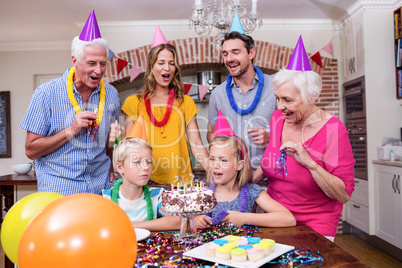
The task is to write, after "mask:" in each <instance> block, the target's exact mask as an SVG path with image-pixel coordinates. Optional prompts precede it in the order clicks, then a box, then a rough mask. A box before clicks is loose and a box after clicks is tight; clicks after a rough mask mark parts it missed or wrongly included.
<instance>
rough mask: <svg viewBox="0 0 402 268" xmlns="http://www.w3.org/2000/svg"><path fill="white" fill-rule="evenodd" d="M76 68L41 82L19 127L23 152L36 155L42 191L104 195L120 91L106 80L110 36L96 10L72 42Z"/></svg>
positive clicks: (37, 171)
mask: <svg viewBox="0 0 402 268" xmlns="http://www.w3.org/2000/svg"><path fill="white" fill-rule="evenodd" d="M71 55H72V64H73V67H72V68H70V69H69V70H67V71H66V72H65V73H64V75H63V76H62V77H60V78H57V79H54V80H52V81H50V82H48V83H45V84H43V85H41V86H40V87H38V88H37V89H36V90H35V92H34V94H33V96H32V99H31V102H30V105H29V107H28V111H27V112H26V114H25V117H24V119H23V122H22V124H21V128H22V129H25V130H27V137H26V143H25V152H26V155H27V156H28V157H29V158H30V159H35V171H36V177H37V180H38V191H40V192H44V191H46V192H56V193H60V194H63V195H69V194H74V193H95V194H101V191H102V189H105V188H109V187H111V186H112V183H111V181H113V179H114V175H111V174H113V172H112V171H113V170H112V169H111V161H110V157H109V156H108V154H107V147H110V144H107V141H108V139H107V137H108V133H109V128H110V124H111V122H114V121H115V119H117V117H118V112H119V110H120V102H119V96H118V93H117V90H116V89H115V88H114V87H113V86H111V85H109V84H106V83H104V82H103V80H102V77H103V75H104V73H105V70H106V64H107V61H108V46H107V41H106V40H105V39H102V38H101V36H100V32H99V28H98V24H97V21H96V17H95V13H94V11H93V10H92V12H91V14H90V16H89V18H88V20H87V22H86V24H85V26H84V29H83V30H82V32H81V34H80V36H76V37H75V38H74V39H73V42H72V46H71Z"/></svg>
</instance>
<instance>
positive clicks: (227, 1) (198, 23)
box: [189, 0, 262, 47]
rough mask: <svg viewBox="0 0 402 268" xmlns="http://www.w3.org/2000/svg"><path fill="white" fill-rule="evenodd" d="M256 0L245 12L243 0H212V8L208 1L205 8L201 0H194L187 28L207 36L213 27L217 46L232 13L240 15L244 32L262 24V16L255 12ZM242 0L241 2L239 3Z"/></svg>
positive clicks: (226, 29)
mask: <svg viewBox="0 0 402 268" xmlns="http://www.w3.org/2000/svg"><path fill="white" fill-rule="evenodd" d="M257 1H258V0H252V8H251V12H250V13H248V14H247V9H246V3H245V1H240V0H214V8H213V9H212V10H211V8H210V3H209V2H208V5H207V8H206V9H204V5H203V3H202V0H194V5H193V14H192V16H191V18H190V22H189V28H190V29H194V31H195V32H196V33H197V34H199V35H201V36H207V35H209V34H210V33H211V31H212V29H213V28H216V29H217V30H218V34H217V35H216V36H215V38H216V42H217V46H219V47H220V43H221V41H222V40H223V38H224V36H225V33H227V32H228V31H229V29H230V26H231V25H232V20H233V17H234V14H235V13H236V11H237V14H238V15H239V17H240V20H241V23H242V25H243V28H244V31H245V32H246V34H249V33H251V32H252V31H254V29H255V28H256V27H257V26H258V27H261V25H262V16H261V15H260V14H257ZM240 2H242V3H240Z"/></svg>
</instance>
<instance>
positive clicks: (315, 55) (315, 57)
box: [310, 51, 322, 68]
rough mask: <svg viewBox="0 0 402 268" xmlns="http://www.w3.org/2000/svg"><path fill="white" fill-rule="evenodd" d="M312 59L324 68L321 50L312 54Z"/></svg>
mask: <svg viewBox="0 0 402 268" xmlns="http://www.w3.org/2000/svg"><path fill="white" fill-rule="evenodd" d="M310 59H312V60H313V61H314V62H315V63H317V64H318V66H320V67H321V68H322V61H321V55H320V52H319V51H317V53H315V54H313V55H312V56H310Z"/></svg>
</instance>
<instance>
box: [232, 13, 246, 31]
mask: <svg viewBox="0 0 402 268" xmlns="http://www.w3.org/2000/svg"><path fill="white" fill-rule="evenodd" d="M233 31H236V32H239V33H241V34H246V32H245V31H244V28H243V25H242V24H241V21H240V17H239V14H237V11H236V13H235V15H234V17H233V21H232V26H231V27H230V32H233Z"/></svg>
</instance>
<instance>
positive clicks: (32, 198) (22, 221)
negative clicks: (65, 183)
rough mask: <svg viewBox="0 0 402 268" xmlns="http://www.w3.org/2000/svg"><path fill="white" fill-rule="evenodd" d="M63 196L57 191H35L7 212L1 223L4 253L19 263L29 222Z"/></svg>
mask: <svg viewBox="0 0 402 268" xmlns="http://www.w3.org/2000/svg"><path fill="white" fill-rule="evenodd" d="M60 197H62V195H61V194H56V193H47V192H41V193H34V194H30V195H28V196H25V197H24V198H22V199H21V200H19V201H18V202H17V203H15V204H14V205H13V206H12V207H11V209H10V210H9V211H8V212H7V214H6V216H5V218H4V220H3V223H2V225H1V245H2V247H3V250H4V253H5V254H6V255H7V257H8V258H9V259H10V261H12V262H13V263H15V264H17V265H18V247H19V244H20V241H21V237H22V234H23V233H24V231H25V229H26V227H27V225H28V224H29V222H30V221H31V220H32V219H33V218H34V217H35V216H36V215H37V214H38V213H39V212H40V211H41V210H42V209H43V208H44V207H46V206H47V205H48V204H50V203H51V202H53V201H54V200H56V199H58V198H60Z"/></svg>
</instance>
